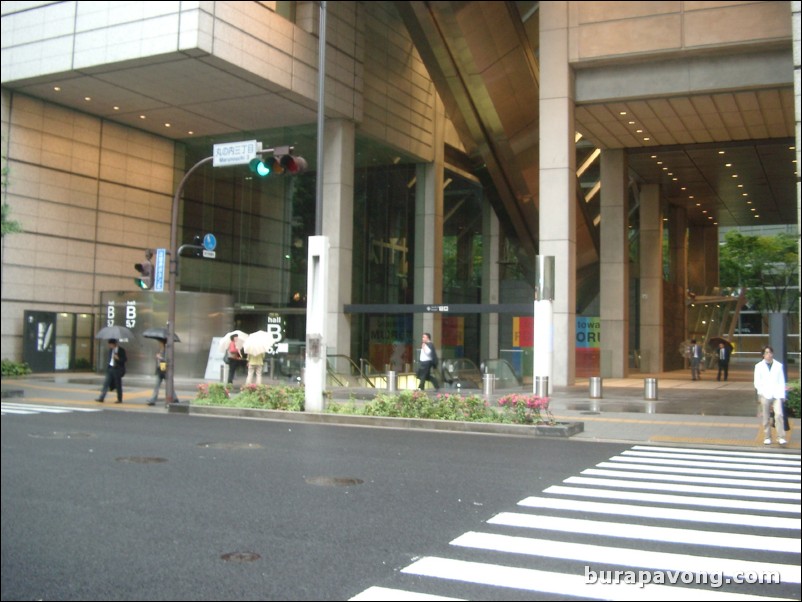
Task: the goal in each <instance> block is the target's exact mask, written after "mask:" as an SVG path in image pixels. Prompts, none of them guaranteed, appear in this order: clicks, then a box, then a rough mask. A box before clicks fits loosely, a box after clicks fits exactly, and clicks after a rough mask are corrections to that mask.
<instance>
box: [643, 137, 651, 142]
mask: <svg viewBox="0 0 802 602" xmlns="http://www.w3.org/2000/svg"><path fill="white" fill-rule="evenodd" d="M649 140H651V138H649V137H646V138H644V139H643V141H644V142H648V141H649Z"/></svg>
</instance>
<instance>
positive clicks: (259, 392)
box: [194, 383, 304, 412]
mask: <svg viewBox="0 0 802 602" xmlns="http://www.w3.org/2000/svg"><path fill="white" fill-rule="evenodd" d="M231 389H232V387H231V385H223V384H221V383H203V384H200V385H198V393H197V395H196V396H195V401H194V403H196V404H198V405H223V406H227V407H233V408H257V409H259V408H260V409H266V410H289V411H296V412H303V411H304V389H303V387H268V386H266V385H244V386H243V387H242V389H240V392H239V393H238V394H236V395H233V394H232V391H231Z"/></svg>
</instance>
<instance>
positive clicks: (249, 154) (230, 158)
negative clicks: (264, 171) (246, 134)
mask: <svg viewBox="0 0 802 602" xmlns="http://www.w3.org/2000/svg"><path fill="white" fill-rule="evenodd" d="M257 150H259V144H258V143H257V142H256V140H244V141H242V142H226V143H224V144H215V145H214V153H213V156H214V162H213V163H212V165H214V166H215V167H225V166H228V165H247V164H248V163H250V162H251V160H252V159H255V158H256V151H257Z"/></svg>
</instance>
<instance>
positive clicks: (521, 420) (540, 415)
mask: <svg viewBox="0 0 802 602" xmlns="http://www.w3.org/2000/svg"><path fill="white" fill-rule="evenodd" d="M498 405H499V406H500V407H502V408H504V409H505V410H507V411H509V412H510V413H512V419H513V422H515V423H517V424H554V416H552V415H551V411H550V410H549V398H548V397H541V396H539V395H524V394H522V393H510V394H509V395H504V396H503V397H501V398H500V399H499V400H498Z"/></svg>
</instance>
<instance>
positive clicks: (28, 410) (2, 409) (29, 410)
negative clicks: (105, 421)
mask: <svg viewBox="0 0 802 602" xmlns="http://www.w3.org/2000/svg"><path fill="white" fill-rule="evenodd" d="M100 411H102V410H100V409H96V408H68V407H65V406H50V405H48V406H44V405H34V404H30V403H13V402H6V401H4V402H2V404H0V415H2V416H6V415H8V414H17V415H25V414H69V413H70V412H100Z"/></svg>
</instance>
